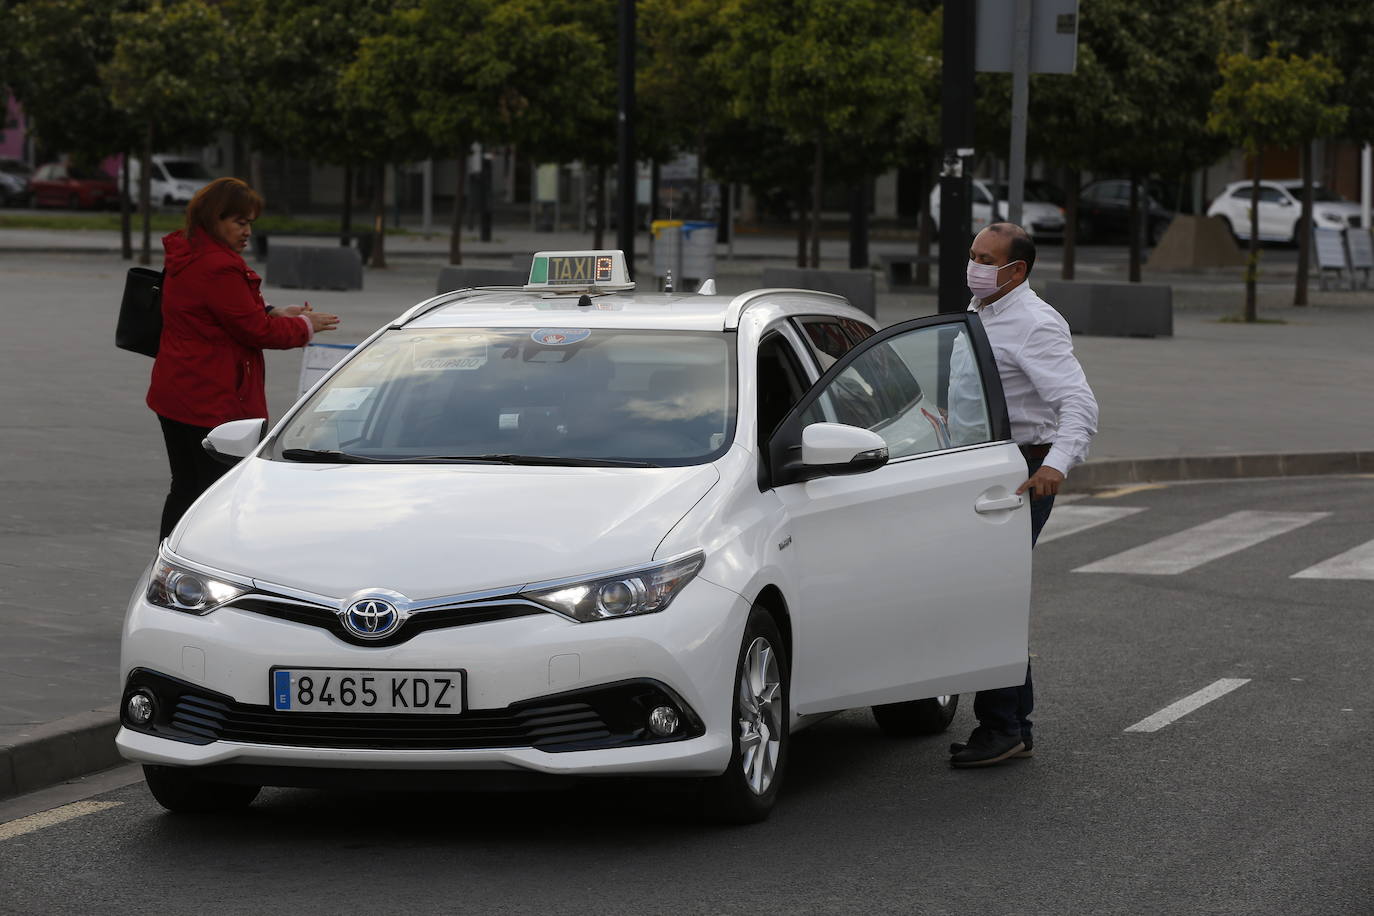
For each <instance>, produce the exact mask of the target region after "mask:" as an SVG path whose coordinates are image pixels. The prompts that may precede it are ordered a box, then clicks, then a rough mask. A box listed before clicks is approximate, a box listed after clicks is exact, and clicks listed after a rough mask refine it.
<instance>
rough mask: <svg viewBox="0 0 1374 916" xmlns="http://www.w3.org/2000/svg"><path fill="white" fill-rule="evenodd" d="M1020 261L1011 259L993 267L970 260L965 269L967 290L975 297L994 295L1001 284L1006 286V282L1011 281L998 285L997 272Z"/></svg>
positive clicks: (983, 297) (984, 297) (982, 297)
mask: <svg viewBox="0 0 1374 916" xmlns="http://www.w3.org/2000/svg"><path fill="white" fill-rule="evenodd" d="M1020 263H1023V262H1021V261H1011V262H1009V263H1006V264H1003V265H1001V267H994V266H993V265H991V264H979V263H978V262H977V261H973V260H970V261H969V262H968V269H967V270H966V271H965V280H966V282H967V283H968V290H969V292H971V293H973V297H974V298H975V299H986V298H988V297H989V296H995V295H996V294H997V293H998V292H999V291H1000V290H1001V289H1002V286H1006V285H1007V283H1010V282H1011V281H1010V280H1008V281H1007V283H1003V284H1002V285H1001V286H998V285H997V274H998V272H999V271H1000V270H1002V268H1004V267H1010V266H1011V265H1012V264H1020Z"/></svg>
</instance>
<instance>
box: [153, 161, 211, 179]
mask: <svg viewBox="0 0 1374 916" xmlns="http://www.w3.org/2000/svg"><path fill="white" fill-rule="evenodd" d="M162 167H163V168H164V169H166V170H167V174H168V175H170V176H171V177H172V178H176V179H180V180H182V181H191V180H195V179H201V178H203V179H206V180H208V179H209V178H210V173H209V172H207V171H206V170H205V166H203V165H201V164H200V163H199V162H196V161H195V160H194V159H171V160H164V161H163V163H162Z"/></svg>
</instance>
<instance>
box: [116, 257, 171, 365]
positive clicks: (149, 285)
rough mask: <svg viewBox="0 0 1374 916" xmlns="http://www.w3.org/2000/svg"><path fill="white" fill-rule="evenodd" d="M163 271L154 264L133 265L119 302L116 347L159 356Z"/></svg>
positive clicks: (145, 354)
mask: <svg viewBox="0 0 1374 916" xmlns="http://www.w3.org/2000/svg"><path fill="white" fill-rule="evenodd" d="M162 274H163V272H162V271H160V270H153V269H152V268H150V267H130V268H129V276H128V277H127V278H126V279H125V280H124V299H123V301H121V302H120V303H119V323H118V324H117V325H115V346H116V347H119V348H120V349H121V350H132V351H133V352H135V353H142V354H143V355H144V356H157V345H158V341H159V340H161V338H162Z"/></svg>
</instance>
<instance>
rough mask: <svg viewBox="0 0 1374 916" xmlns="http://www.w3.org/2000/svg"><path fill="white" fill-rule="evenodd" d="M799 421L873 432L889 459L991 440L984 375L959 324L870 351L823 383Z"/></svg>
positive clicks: (902, 336) (926, 330) (921, 330)
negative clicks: (880, 439) (835, 424)
mask: <svg viewBox="0 0 1374 916" xmlns="http://www.w3.org/2000/svg"><path fill="white" fill-rule="evenodd" d="M802 422H803V424H810V423H821V422H831V423H844V424H847V425H849V426H860V427H863V428H864V429H870V430H873V431H874V432H876V433H878V434H879V435H881V436H882V437H883V439H884V441H886V442H887V448H888V455H889V457H890V458H892V459H897V458H905V457H909V456H912V455H920V454H924V453H927V452H933V451H938V450H940V449H946V448H952V447H956V446H962V445H974V444H977V443H980V442H988V441H991V436H992V429H991V424H990V423H989V420H988V408H987V398H986V395H985V393H984V390H983V380H982V374H981V373H980V371H979V368H978V361H977V359H976V357H975V356H974V353H973V348H972V346H971V345H970V343H969V340H968V331H967V329H966V328H965V327H964V326H962V325H961V326H958V327H955V328H951V327H949V326H947V325H946V326H936V327H926V328H918V329H915V330H912V331H909V332H907V333H905V334H899V335H897V336H895V337H892V338H889V339H888V340H885V341H883V342H882V343H880V344H876V345H874V346H872V347H871V348H870V349H868V350H867V351H865V352H864V353H863V354H862V355H860V356H859V357H858V358H857V359H855V360H854V362H853V363H851V364H850V365H849V366H848V367H847V368H846V369H845V370H844V371H843V372H841V373H840V374H839V375H837V376H836V377H835V378H833V379H831V380H830V382H829V383H827V385H826V387H825V389H824V390H823V391H822V392H821V393H820V394H819V396H818V397H817V399H816V400H815V402H814V403H813V404H811V405H810V406H809V407H807V408H806V411H805V412H804V413H803V415H802Z"/></svg>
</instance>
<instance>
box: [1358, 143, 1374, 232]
mask: <svg viewBox="0 0 1374 916" xmlns="http://www.w3.org/2000/svg"><path fill="white" fill-rule="evenodd" d="M1371 160H1374V145H1371V144H1368V143H1366V144H1365V145H1364V149H1363V150H1362V151H1361V152H1360V227H1361V228H1362V229H1364V230H1365V231H1366V232H1368V231H1369V229H1370V225H1369V217H1370V213H1369V210H1370V206H1369V205H1370V198H1371V196H1372V195H1371V188H1370V186H1369V184H1370V179H1371V178H1374V175H1371V174H1370V173H1371V172H1374V168H1371V164H1374V163H1371Z"/></svg>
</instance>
